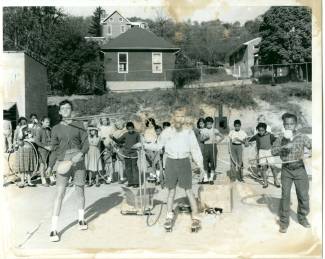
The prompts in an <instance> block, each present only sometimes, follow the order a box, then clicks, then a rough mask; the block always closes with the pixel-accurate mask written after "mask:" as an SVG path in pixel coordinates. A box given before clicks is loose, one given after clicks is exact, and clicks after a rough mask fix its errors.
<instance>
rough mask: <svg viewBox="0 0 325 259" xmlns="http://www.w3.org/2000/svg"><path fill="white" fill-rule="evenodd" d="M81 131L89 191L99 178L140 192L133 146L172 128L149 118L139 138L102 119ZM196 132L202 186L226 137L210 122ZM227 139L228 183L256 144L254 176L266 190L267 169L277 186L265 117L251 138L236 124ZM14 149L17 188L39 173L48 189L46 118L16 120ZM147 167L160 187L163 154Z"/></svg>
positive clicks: (50, 157)
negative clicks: (84, 138)
mask: <svg viewBox="0 0 325 259" xmlns="http://www.w3.org/2000/svg"><path fill="white" fill-rule="evenodd" d="M84 126H85V128H86V129H87V132H88V141H89V150H88V152H87V154H86V156H85V159H84V160H85V168H86V170H87V172H88V174H87V178H88V186H92V185H93V184H94V183H95V184H96V186H97V187H98V186H100V182H101V179H103V180H104V182H105V183H107V184H109V183H111V182H112V181H114V180H118V181H119V183H124V182H126V181H127V182H128V183H127V184H128V186H131V187H132V186H133V187H138V185H139V164H138V162H139V161H138V153H137V150H136V149H134V148H133V146H134V145H135V144H137V143H139V142H144V143H156V142H157V140H158V138H159V136H160V134H161V132H162V131H163V130H164V129H166V128H167V127H170V126H171V124H170V123H169V122H163V124H162V127H161V126H159V125H157V124H156V121H155V120H154V119H153V118H149V119H147V120H146V122H145V126H146V128H145V131H144V132H143V134H142V135H140V134H139V133H138V132H137V131H136V130H135V126H134V124H133V123H132V122H131V121H130V122H127V123H126V124H124V122H122V121H121V120H120V121H117V122H115V123H110V120H109V118H105V117H101V118H100V119H99V120H98V121H96V120H92V121H90V122H88V121H86V122H85V123H84ZM194 133H195V136H196V138H197V141H198V143H199V146H200V149H201V152H202V155H203V165H204V172H202V177H201V182H200V183H210V184H213V181H214V179H215V177H216V166H217V154H218V147H217V145H218V144H219V143H220V142H222V141H223V140H224V138H225V136H224V135H223V134H221V133H220V131H219V130H218V129H217V128H216V127H215V126H214V119H213V118H212V117H206V118H199V120H198V121H197V125H196V128H194ZM228 138H229V152H230V161H231V170H230V175H229V176H230V178H231V179H232V180H238V181H241V182H243V181H244V179H243V146H248V144H249V143H250V142H253V141H255V142H256V152H257V157H256V160H257V164H258V166H257V169H258V170H257V171H258V173H259V175H260V176H261V177H262V179H263V187H264V188H266V187H268V180H267V170H268V168H271V171H272V173H273V176H274V185H275V186H276V187H280V184H279V181H278V179H277V175H278V172H279V169H278V168H277V167H276V166H274V165H273V164H274V157H273V156H272V155H271V147H272V144H273V143H274V141H275V139H276V138H275V136H274V135H273V134H272V133H271V129H270V126H269V125H267V124H266V123H265V118H264V116H260V117H259V118H258V125H257V127H256V130H255V134H254V135H253V136H251V137H248V136H247V134H246V133H245V131H243V130H242V129H241V121H240V120H235V121H234V129H233V130H231V131H230V132H229V135H228ZM24 140H26V141H24ZM13 144H14V145H13V146H14V147H15V149H16V151H17V154H16V163H15V165H16V167H15V169H14V170H16V171H17V172H19V174H20V179H21V182H20V184H19V187H21V188H22V187H24V186H25V178H27V185H28V186H35V184H33V183H32V181H31V173H32V172H33V171H35V169H36V170H37V169H38V171H39V173H40V176H41V182H42V185H43V186H49V184H48V181H49V183H50V184H53V183H54V178H53V176H52V175H51V172H52V171H55V169H56V168H55V155H54V154H51V146H50V144H51V128H50V119H49V118H48V117H44V118H43V119H42V120H41V123H39V122H38V118H37V115H36V114H31V116H30V123H29V124H28V123H27V119H26V118H24V117H21V118H19V120H18V126H17V128H16V130H15V133H14V140H13ZM32 144H33V145H34V146H35V147H36V149H37V151H38V154H39V168H35V166H36V163H35V152H34V151H33V148H32V146H31V145H32ZM145 163H146V164H145V166H146V168H148V167H151V171H150V176H149V181H153V182H156V183H159V182H160V178H161V172H163V170H164V164H165V159H164V155H163V151H160V152H154V151H149V150H147V151H146V161H145ZM48 178H49V179H48Z"/></svg>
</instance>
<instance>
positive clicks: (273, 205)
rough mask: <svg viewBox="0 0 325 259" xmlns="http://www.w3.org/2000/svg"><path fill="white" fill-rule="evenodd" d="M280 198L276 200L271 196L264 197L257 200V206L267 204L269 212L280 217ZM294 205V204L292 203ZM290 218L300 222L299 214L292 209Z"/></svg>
mask: <svg viewBox="0 0 325 259" xmlns="http://www.w3.org/2000/svg"><path fill="white" fill-rule="evenodd" d="M280 200H281V199H280V198H276V197H271V196H269V195H263V194H262V196H261V197H260V198H259V199H257V201H256V202H257V204H266V205H267V207H268V208H269V210H270V211H271V212H272V213H273V214H275V215H277V216H278V215H279V208H280ZM291 204H292V203H291ZM290 217H291V218H292V220H294V221H295V222H298V219H297V213H295V212H294V211H293V210H292V209H290Z"/></svg>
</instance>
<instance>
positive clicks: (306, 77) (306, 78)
mask: <svg viewBox="0 0 325 259" xmlns="http://www.w3.org/2000/svg"><path fill="white" fill-rule="evenodd" d="M306 82H307V84H308V63H306Z"/></svg>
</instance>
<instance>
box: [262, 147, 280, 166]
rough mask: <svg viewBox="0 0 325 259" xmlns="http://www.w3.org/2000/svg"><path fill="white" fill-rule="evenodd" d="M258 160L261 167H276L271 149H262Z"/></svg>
mask: <svg viewBox="0 0 325 259" xmlns="http://www.w3.org/2000/svg"><path fill="white" fill-rule="evenodd" d="M258 159H259V164H260V165H274V163H276V161H275V159H274V156H272V153H271V149H260V150H259V151H258Z"/></svg>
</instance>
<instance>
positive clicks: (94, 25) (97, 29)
mask: <svg viewBox="0 0 325 259" xmlns="http://www.w3.org/2000/svg"><path fill="white" fill-rule="evenodd" d="M104 13H105V10H104V9H103V8H101V7H100V6H98V7H97V8H96V10H95V11H94V13H93V15H92V17H91V19H92V21H91V25H90V27H89V33H90V34H91V35H92V36H94V37H100V36H102V32H101V24H100V22H101V18H102V16H103V14H104Z"/></svg>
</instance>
